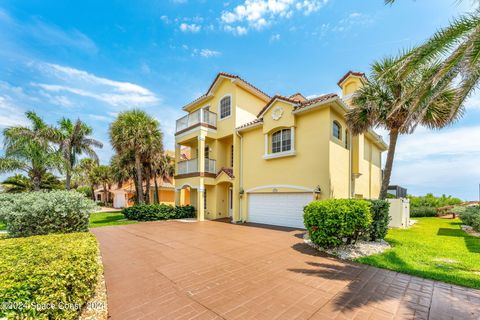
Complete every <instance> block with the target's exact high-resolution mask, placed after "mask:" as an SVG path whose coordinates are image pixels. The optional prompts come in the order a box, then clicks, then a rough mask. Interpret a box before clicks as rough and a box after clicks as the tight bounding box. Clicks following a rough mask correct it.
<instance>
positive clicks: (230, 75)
mask: <svg viewBox="0 0 480 320" xmlns="http://www.w3.org/2000/svg"><path fill="white" fill-rule="evenodd" d="M221 76H223V77H227V78H232V79H238V80H240V81H242V82H244V83H245V84H246V85H247V86H249V87H251V88H253V89H255V90H257V91H258V92H260V93H261V94H263V95H265V96H266V97H269V98H270V96H269V95H268V94H266V93H265V92H264V91H262V90H260V89H259V88H258V87H256V86H254V85H253V84H251V83H250V82H248V81H247V80H245V79H243V78H241V77H240V76H238V75H236V74H231V73H227V72H219V73H218V74H217V76H216V78H215V80H213V82H212V84H211V85H210V87H209V88H208V91H207V93H208V92H210V90H211V89H212V87H213V86H214V84H215V82H216V81H217V79H218V78H219V77H221Z"/></svg>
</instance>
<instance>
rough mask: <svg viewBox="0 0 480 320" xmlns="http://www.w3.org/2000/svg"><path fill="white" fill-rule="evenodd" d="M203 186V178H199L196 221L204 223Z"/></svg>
mask: <svg viewBox="0 0 480 320" xmlns="http://www.w3.org/2000/svg"><path fill="white" fill-rule="evenodd" d="M204 196H205V184H204V182H203V178H200V186H199V187H198V190H197V220H198V221H204V220H205V201H204V200H205V199H204V198H203V197H204ZM207 196H208V195H207Z"/></svg>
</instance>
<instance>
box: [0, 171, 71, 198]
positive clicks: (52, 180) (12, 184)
mask: <svg viewBox="0 0 480 320" xmlns="http://www.w3.org/2000/svg"><path fill="white" fill-rule="evenodd" d="M1 184H2V187H3V189H4V191H5V192H7V193H19V192H28V191H32V190H33V185H32V181H31V180H30V179H29V178H28V177H26V176H24V175H23V174H16V175H14V176H11V177H8V178H7V179H5V180H4V181H3V182H2V183H1ZM62 188H63V184H62V182H61V181H60V180H58V178H57V177H55V176H54V175H53V174H51V173H50V172H47V173H46V174H45V176H44V177H43V179H42V182H41V184H40V189H42V190H59V189H62Z"/></svg>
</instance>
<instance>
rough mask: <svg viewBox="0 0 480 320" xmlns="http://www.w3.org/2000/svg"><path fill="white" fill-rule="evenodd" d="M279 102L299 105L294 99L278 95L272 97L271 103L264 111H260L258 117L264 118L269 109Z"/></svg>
mask: <svg viewBox="0 0 480 320" xmlns="http://www.w3.org/2000/svg"><path fill="white" fill-rule="evenodd" d="M277 100H281V101H284V102H287V103H290V104H293V105H295V104H297V103H298V100H293V99H290V98H289V97H285V96H282V95H279V94H276V95H274V96H273V97H272V99H270V101H269V102H268V103H267V104H266V105H265V107H263V108H262V110H260V112H259V113H258V115H257V118H260V117H262V116H263V115H264V114H265V113H266V112H267V111H268V109H269V108H270V107H271V106H272V104H273V103H274V102H275V101H277Z"/></svg>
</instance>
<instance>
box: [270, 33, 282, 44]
mask: <svg viewBox="0 0 480 320" xmlns="http://www.w3.org/2000/svg"><path fill="white" fill-rule="evenodd" d="M279 40H280V34H279V33H277V34H272V36H271V37H270V42H275V41H279Z"/></svg>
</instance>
